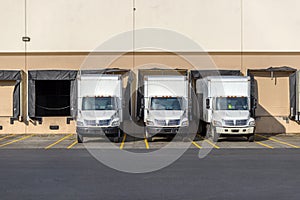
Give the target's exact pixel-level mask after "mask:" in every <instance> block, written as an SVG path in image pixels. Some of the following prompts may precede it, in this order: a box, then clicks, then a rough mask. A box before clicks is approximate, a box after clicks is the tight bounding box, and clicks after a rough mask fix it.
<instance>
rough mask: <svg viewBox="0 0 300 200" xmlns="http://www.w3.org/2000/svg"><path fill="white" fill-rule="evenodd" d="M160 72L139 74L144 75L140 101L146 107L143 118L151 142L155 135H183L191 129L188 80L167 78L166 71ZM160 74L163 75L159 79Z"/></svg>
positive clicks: (185, 77)
mask: <svg viewBox="0 0 300 200" xmlns="http://www.w3.org/2000/svg"><path fill="white" fill-rule="evenodd" d="M155 71H156V73H155ZM159 71H160V70H159V69H155V70H154V72H153V71H151V70H150V71H145V70H143V71H140V73H143V76H141V77H142V78H143V79H142V80H143V84H142V85H140V87H142V90H141V92H142V94H141V95H140V96H142V98H140V99H138V100H139V101H141V104H142V105H143V106H142V107H141V110H142V112H143V114H142V115H141V116H142V117H143V122H144V125H145V137H146V138H147V140H148V141H152V138H153V136H154V135H156V134H173V135H174V134H176V133H178V132H184V131H186V130H187V128H188V125H189V119H188V113H189V85H188V84H189V83H188V77H187V76H186V75H182V74H179V73H176V72H175V73H174V72H173V74H172V75H167V74H168V73H166V71H164V70H161V71H162V72H159ZM158 73H161V75H157V74H158ZM149 74H150V75H149ZM153 74H156V75H153ZM169 74H171V73H169ZM176 74H177V75H176ZM139 81H140V80H139Z"/></svg>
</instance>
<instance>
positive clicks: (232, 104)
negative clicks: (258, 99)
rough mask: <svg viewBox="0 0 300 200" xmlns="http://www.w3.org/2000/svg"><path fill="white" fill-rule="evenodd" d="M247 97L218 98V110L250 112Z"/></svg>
mask: <svg viewBox="0 0 300 200" xmlns="http://www.w3.org/2000/svg"><path fill="white" fill-rule="evenodd" d="M248 109H249V108H248V98H247V97H217V98H216V110H248Z"/></svg>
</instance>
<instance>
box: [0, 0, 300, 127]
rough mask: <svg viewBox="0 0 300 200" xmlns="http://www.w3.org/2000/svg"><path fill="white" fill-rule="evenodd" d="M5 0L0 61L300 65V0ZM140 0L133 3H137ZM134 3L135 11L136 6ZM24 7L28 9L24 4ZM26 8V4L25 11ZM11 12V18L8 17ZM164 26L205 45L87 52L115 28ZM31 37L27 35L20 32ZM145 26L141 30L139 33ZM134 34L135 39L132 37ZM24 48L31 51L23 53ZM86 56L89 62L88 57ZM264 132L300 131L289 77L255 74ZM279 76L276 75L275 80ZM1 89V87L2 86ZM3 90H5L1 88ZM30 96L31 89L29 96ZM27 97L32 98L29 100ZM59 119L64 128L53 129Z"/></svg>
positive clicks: (27, 65) (15, 64)
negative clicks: (162, 50)
mask: <svg viewBox="0 0 300 200" xmlns="http://www.w3.org/2000/svg"><path fill="white" fill-rule="evenodd" d="M26 2H27V4H26V5H25V1H24V0H11V1H9V0H5V1H3V2H2V4H1V7H0V22H1V25H2V30H4V31H2V32H1V33H2V34H1V37H0V44H1V45H0V69H18V70H24V71H25V73H27V71H28V70H31V69H80V68H82V67H88V68H99V67H100V68H102V67H107V66H109V67H120V68H128V69H134V70H135V69H136V68H137V67H154V66H155V65H156V64H160V65H164V66H165V67H172V68H175V67H177V68H187V69H195V68H197V69H209V68H218V69H239V70H241V71H242V72H243V73H244V74H246V72H247V70H248V69H263V68H268V67H270V66H291V67H294V68H296V69H300V40H299V35H300V26H299V22H300V15H299V14H298V13H299V12H298V8H299V7H300V1H298V0H286V1H282V0H226V1H225V0H189V1H185V0H164V1H161V0H151V1H145V0H135V1H132V0H110V1H107V0H88V1H86V0H72V1H71V0H52V1H46V0H27V1H26ZM134 2H135V4H134ZM133 7H135V8H136V11H133ZM25 8H26V9H25ZM25 11H26V12H25ZM8 19H9V20H8ZM149 27H150V28H163V29H168V30H171V31H175V32H178V33H181V34H183V35H185V36H187V37H188V38H190V39H191V40H193V41H195V42H197V43H198V44H199V45H200V46H201V47H202V48H203V49H204V51H207V52H209V56H207V55H206V54H205V53H197V52H193V53H191V51H189V49H184V50H185V52H186V53H180V56H176V55H174V54H171V53H160V52H148V51H145V50H137V52H138V53H136V54H135V57H134V58H133V54H131V53H127V54H125V55H123V56H121V57H119V56H118V53H111V52H103V53H96V54H94V55H93V56H91V57H89V59H88V60H86V58H87V56H88V54H89V52H92V51H93V50H94V49H95V48H96V47H97V46H98V45H100V44H102V43H103V42H105V41H107V40H109V39H110V38H112V37H113V36H115V35H118V34H120V33H123V32H126V31H132V30H133V29H141V28H149ZM25 35H27V36H29V37H30V38H31V41H30V42H28V43H26V48H25V43H24V42H22V39H21V38H22V36H25ZM139 37H140V35H139V33H136V35H135V37H133V35H132V38H135V39H136V38H139ZM130 42H132V41H130ZM25 49H26V54H25ZM83 63H84V64H83ZM255 78H256V81H257V83H258V95H259V107H258V110H257V114H258V116H259V118H258V119H257V124H258V125H257V131H258V132H272V133H279V132H300V128H299V127H300V126H299V125H297V124H296V123H294V122H292V121H289V120H286V117H287V116H288V115H289V109H288V107H289V106H288V104H289V102H288V96H289V94H288V88H287V86H288V78H287V76H283V77H280V78H276V79H271V78H270V77H266V76H256V77H255ZM275 81H276V82H275ZM0 91H1V90H0ZM0 95H1V93H0ZM24 99H26V96H25V97H24ZM25 103H26V102H25ZM8 120H9V119H8V118H7V117H6V118H5V117H0V124H3V130H1V131H0V133H9V132H16V133H24V132H27V133H31V132H34V133H37V132H41V133H70V132H74V131H75V129H74V122H71V124H69V125H68V124H66V118H47V119H45V120H44V122H43V124H42V125H40V124H34V123H32V122H28V124H25V123H23V122H15V124H14V125H10V124H9V121H8ZM50 125H60V130H58V131H52V130H49V126H50Z"/></svg>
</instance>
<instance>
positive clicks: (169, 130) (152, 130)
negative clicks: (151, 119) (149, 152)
mask: <svg viewBox="0 0 300 200" xmlns="http://www.w3.org/2000/svg"><path fill="white" fill-rule="evenodd" d="M146 128H147V131H148V133H149V134H151V135H155V134H176V133H178V132H179V131H180V132H186V131H187V127H186V126H184V127H180V126H179V127H178V126H177V127H156V126H147V127H146Z"/></svg>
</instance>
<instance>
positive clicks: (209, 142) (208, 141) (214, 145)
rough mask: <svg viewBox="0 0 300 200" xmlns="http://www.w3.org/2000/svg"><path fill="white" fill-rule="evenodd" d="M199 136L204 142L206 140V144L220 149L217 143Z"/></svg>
mask: <svg viewBox="0 0 300 200" xmlns="http://www.w3.org/2000/svg"><path fill="white" fill-rule="evenodd" d="M201 138H202V139H203V140H204V141H205V142H207V143H208V144H210V145H211V146H213V147H214V148H216V149H220V147H219V146H218V145H216V144H214V143H212V142H211V141H210V140H208V139H205V138H203V137H201Z"/></svg>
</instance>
